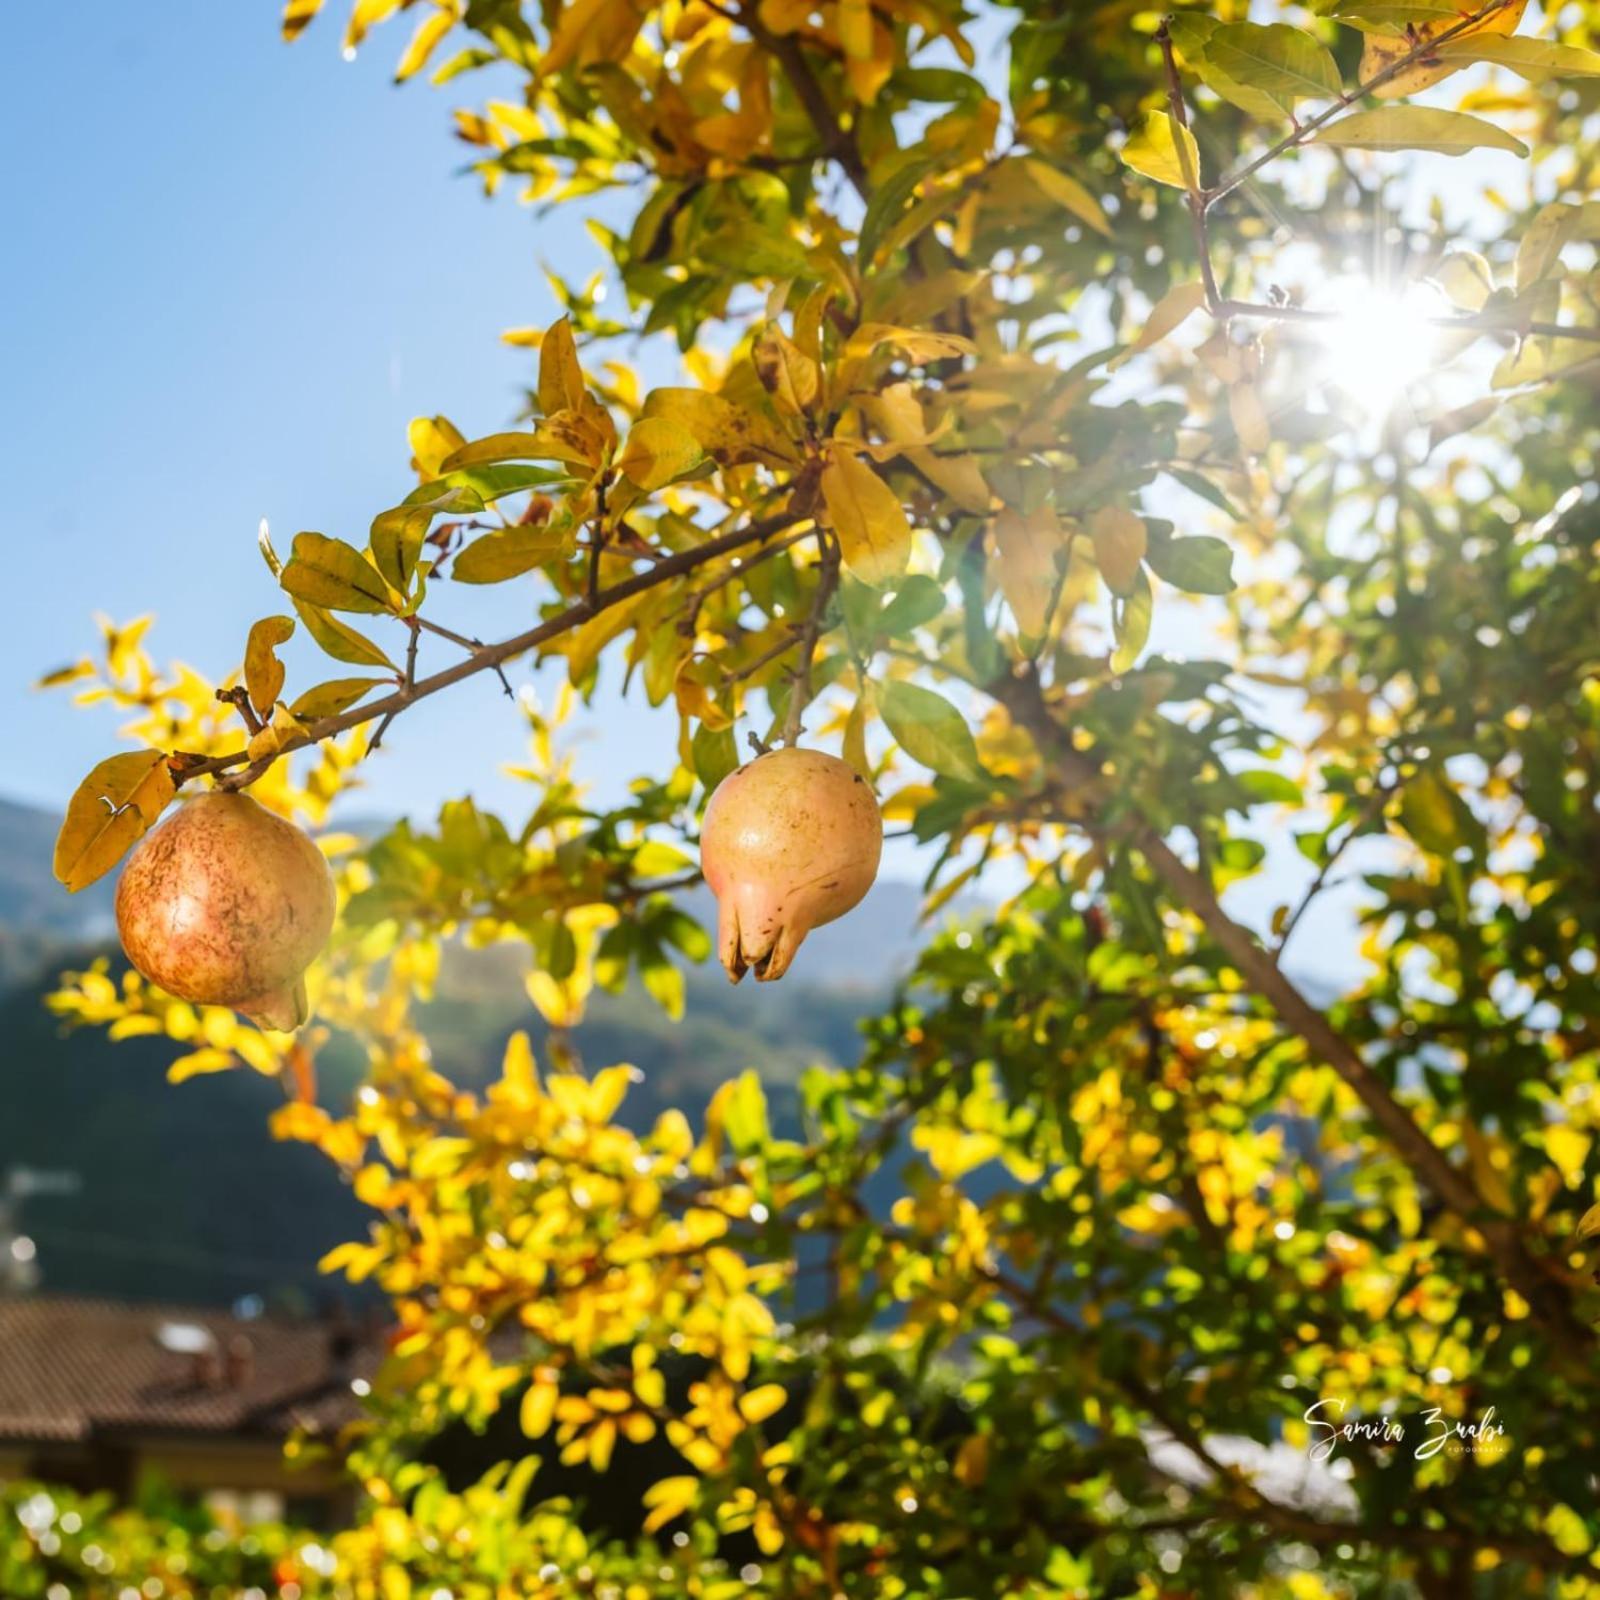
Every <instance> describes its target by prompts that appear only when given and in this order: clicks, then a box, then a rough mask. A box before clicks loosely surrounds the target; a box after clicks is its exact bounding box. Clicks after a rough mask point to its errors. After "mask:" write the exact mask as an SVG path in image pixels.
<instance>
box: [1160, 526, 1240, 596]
mask: <svg viewBox="0 0 1600 1600" xmlns="http://www.w3.org/2000/svg"><path fill="white" fill-rule="evenodd" d="M1145 560H1146V561H1148V562H1149V564H1150V570H1151V571H1152V572H1154V573H1155V575H1156V576H1157V577H1158V578H1161V579H1162V580H1164V581H1165V582H1167V583H1170V584H1171V585H1172V587H1173V588H1174V589H1182V590H1183V591H1184V593H1185V594H1232V593H1233V590H1234V588H1235V584H1234V581H1233V551H1232V549H1231V548H1230V547H1229V546H1228V544H1227V543H1226V542H1225V541H1223V540H1221V539H1214V538H1212V537H1211V536H1210V535H1209V534H1196V535H1194V536H1193V537H1192V538H1187V539H1164V540H1160V541H1158V542H1156V543H1153V544H1152V545H1151V547H1150V549H1149V551H1148V553H1147V554H1146V556H1145Z"/></svg>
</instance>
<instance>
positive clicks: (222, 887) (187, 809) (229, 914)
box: [117, 793, 334, 1032]
mask: <svg viewBox="0 0 1600 1600" xmlns="http://www.w3.org/2000/svg"><path fill="white" fill-rule="evenodd" d="M333 915H334V892H333V875H332V873H330V872H329V870H328V863H327V862H326V860H324V859H323V855H322V852H321V851H320V850H318V849H317V847H316V845H315V844H313V843H312V841H311V839H310V837H309V836H308V835H307V834H305V833H303V832H301V830H300V829H299V828H297V827H295V826H294V824H293V823H291V822H285V821H284V820H283V818H282V817H278V816H274V815H273V813H272V812H270V811H268V810H266V808H265V807H263V806H261V805H259V804H258V803H257V802H256V801H254V800H252V799H251V798H250V796H249V795H245V794H221V793H211V794H204V795H200V796H199V797H198V798H196V799H194V800H190V801H188V802H187V803H186V804H185V805H184V806H182V807H181V809H179V810H178V811H177V812H175V813H174V814H173V816H171V817H170V818H169V819H168V820H167V821H165V822H163V823H162V824H161V826H160V827H158V828H156V829H155V830H154V831H153V832H151V833H148V834H146V835H145V837H144V839H143V840H141V841H140V843H139V846H138V848H137V849H136V850H135V851H134V852H133V854H132V855H131V856H130V857H129V859H128V864H127V866H126V867H125V868H123V872H122V878H121V881H120V882H119V883H118V884H117V932H118V933H119V934H120V935H121V937H122V948H123V949H124V950H125V951H126V952H127V955H128V959H129V960H130V961H131V962H132V963H133V964H134V966H135V967H136V968H138V970H139V971H140V972H142V973H143V974H144V976H145V977H146V978H148V979H149V980H150V981H151V982H152V983H154V984H157V985H159V986H160V987H161V988H163V989H165V990H166V991H167V993H168V994H174V995H177V996H178V998H179V999H182V1000H192V1001H196V1002H198V1003H200V1004H203V1005H213V1006H232V1007H233V1008H234V1010H236V1011H240V1012H243V1013H244V1015H245V1016H247V1017H249V1018H250V1020H251V1021H252V1022H256V1023H259V1024H260V1025H261V1026H262V1027H266V1028H276V1029H280V1030H283V1031H285V1032H287V1031H289V1030H291V1029H293V1028H297V1027H299V1026H300V1024H301V1023H303V1022H304V1021H305V1020H306V1017H307V1015H308V1008H307V1005H306V991H305V982H304V974H305V970H306V968H307V967H309V966H310V965H311V963H312V962H313V961H315V960H316V958H317V957H318V956H319V955H320V954H321V953H322V949H323V946H324V945H326V944H327V942H328V935H329V934H330V933H331V932H332V931H333Z"/></svg>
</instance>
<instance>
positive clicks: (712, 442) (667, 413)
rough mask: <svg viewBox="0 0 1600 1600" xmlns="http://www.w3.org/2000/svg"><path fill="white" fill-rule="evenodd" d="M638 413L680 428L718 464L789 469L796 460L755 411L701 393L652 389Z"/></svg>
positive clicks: (784, 439)
mask: <svg viewBox="0 0 1600 1600" xmlns="http://www.w3.org/2000/svg"><path fill="white" fill-rule="evenodd" d="M644 415H645V416H646V417H664V418H666V419H667V420H669V421H671V422H676V423H677V424H678V425H679V426H680V427H682V428H686V429H687V430H688V431H689V432H690V433H691V434H693V435H694V437H695V439H696V440H698V441H699V444H700V448H701V449H702V450H704V451H705V453H706V454H707V455H708V456H711V457H712V458H713V459H714V460H715V461H716V462H717V464H718V465H719V466H723V467H739V466H746V465H749V464H752V463H757V462H759V463H762V464H764V465H767V466H777V467H791V466H796V465H798V464H799V461H800V452H799V451H798V450H797V449H796V448H795V446H794V444H793V442H792V441H791V440H790V439H789V438H788V437H787V436H786V435H784V434H783V433H781V432H780V431H779V430H778V428H777V427H776V425H775V424H773V423H772V422H769V421H768V420H767V418H766V417H764V416H762V415H761V414H760V412H758V411H752V410H751V409H750V408H749V407H748V406H742V405H738V404H737V403H735V402H734V401H732V400H727V399H724V398H723V396H722V395H720V394H712V393H710V391H708V390H705V389H655V390H652V391H651V393H650V394H649V396H648V397H647V398H646V400H645V403H644Z"/></svg>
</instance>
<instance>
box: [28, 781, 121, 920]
mask: <svg viewBox="0 0 1600 1600" xmlns="http://www.w3.org/2000/svg"><path fill="white" fill-rule="evenodd" d="M60 826H61V818H60V817H59V816H58V815H57V814H56V813H55V812H53V811H45V810H42V809H41V808H40V807H38V806H28V805H19V804H18V803H17V802H16V801H15V800H5V799H0V929H9V930H11V931H12V932H15V933H23V932H26V933H30V934H33V935H38V936H53V937H60V938H64V939H95V938H103V937H105V935H106V934H108V933H110V931H111V929H112V926H113V921H112V910H111V904H112V899H113V897H114V894H115V880H114V879H111V878H102V879H101V880H100V882H99V883H96V884H93V885H91V886H90V887H89V888H87V889H85V890H83V891H82V893H80V894H68V893H67V891H66V890H65V889H63V888H62V887H61V885H60V884H59V883H57V882H56V878H55V874H54V872H52V871H51V866H50V861H51V856H52V855H53V854H54V851H55V842H56V829H57V828H59V827H60Z"/></svg>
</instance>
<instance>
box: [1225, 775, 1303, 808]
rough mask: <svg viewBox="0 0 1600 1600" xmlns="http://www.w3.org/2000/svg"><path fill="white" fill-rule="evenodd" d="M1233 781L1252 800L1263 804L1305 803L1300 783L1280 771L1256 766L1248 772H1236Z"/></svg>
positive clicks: (1292, 804) (1287, 804)
mask: <svg viewBox="0 0 1600 1600" xmlns="http://www.w3.org/2000/svg"><path fill="white" fill-rule="evenodd" d="M1234 781H1235V782H1236V783H1237V784H1238V785H1239V787H1240V788H1241V789H1243V790H1244V792H1245V793H1246V794H1247V795H1249V796H1250V798H1251V799H1252V800H1256V801H1259V802H1261V803H1262V804H1263V805H1286V806H1299V805H1304V804H1305V796H1304V795H1303V794H1301V792H1300V785H1299V784H1297V783H1296V782H1295V781H1294V780H1293V779H1292V778H1286V777H1285V776H1284V775H1283V774H1282V773H1281V772H1272V771H1270V770H1269V769H1268V768H1266V767H1257V768H1255V769H1254V770H1252V771H1250V772H1236V773H1235V774H1234Z"/></svg>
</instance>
